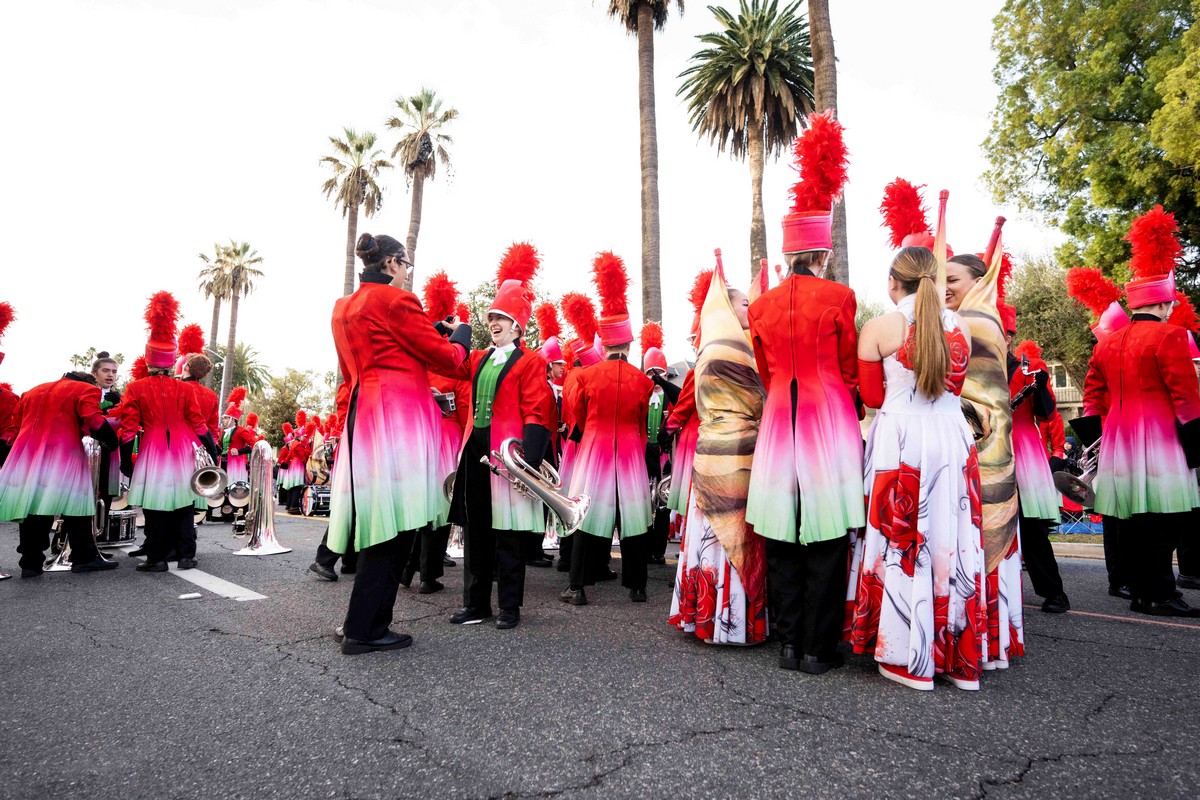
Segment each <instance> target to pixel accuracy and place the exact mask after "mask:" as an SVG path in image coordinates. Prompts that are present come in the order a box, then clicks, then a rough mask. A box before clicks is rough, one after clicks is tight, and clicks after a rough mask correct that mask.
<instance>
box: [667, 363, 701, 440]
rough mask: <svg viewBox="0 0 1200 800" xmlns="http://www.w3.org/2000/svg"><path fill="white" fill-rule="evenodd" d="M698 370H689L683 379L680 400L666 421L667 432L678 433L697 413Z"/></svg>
mask: <svg viewBox="0 0 1200 800" xmlns="http://www.w3.org/2000/svg"><path fill="white" fill-rule="evenodd" d="M695 375H696V371H695V370H694V369H692V370H688V374H687V375H686V376H685V377H684V379H683V390H682V391H681V392H680V393H679V402H678V403H676V404H675V405H674V407H672V408H671V413H670V414H668V415H667V421H666V422H665V423H664V425H665V426H666V429H667V433H677V432H678V431H681V430H683V428H684V427H685V426H686V425H687V424H688V422H690V421H691V419H692V417H694V416H695V415H696V379H695Z"/></svg>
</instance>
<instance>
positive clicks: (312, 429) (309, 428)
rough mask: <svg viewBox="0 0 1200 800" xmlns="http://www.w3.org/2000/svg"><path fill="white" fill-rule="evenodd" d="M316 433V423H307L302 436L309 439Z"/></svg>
mask: <svg viewBox="0 0 1200 800" xmlns="http://www.w3.org/2000/svg"><path fill="white" fill-rule="evenodd" d="M316 432H317V423H315V422H312V421H309V422H308V424H306V425H305V426H304V435H305V436H307V437H308V438H309V439H311V438H312V435H313V434H314V433H316Z"/></svg>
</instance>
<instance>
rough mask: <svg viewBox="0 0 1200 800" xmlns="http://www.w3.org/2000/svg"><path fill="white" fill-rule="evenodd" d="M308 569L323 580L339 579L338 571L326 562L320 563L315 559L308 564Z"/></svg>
mask: <svg viewBox="0 0 1200 800" xmlns="http://www.w3.org/2000/svg"><path fill="white" fill-rule="evenodd" d="M308 571H309V572H311V573H313V574H314V575H316V576H317V577H318V578H320V579H321V580H326V581H336V580H337V573H336V572H334V571H333V570H332V569H331V568H330V567H327V566H325V565H324V564H318V563H317V562H316V561H314V562H312V563H311V564H309V565H308Z"/></svg>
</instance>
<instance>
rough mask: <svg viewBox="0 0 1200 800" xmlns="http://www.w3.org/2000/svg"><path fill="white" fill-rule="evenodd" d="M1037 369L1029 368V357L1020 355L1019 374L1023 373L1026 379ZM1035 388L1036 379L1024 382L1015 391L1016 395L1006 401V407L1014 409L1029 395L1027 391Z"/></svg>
mask: <svg viewBox="0 0 1200 800" xmlns="http://www.w3.org/2000/svg"><path fill="white" fill-rule="evenodd" d="M1038 371H1039V370H1031V369H1030V368H1029V357H1028V356H1026V355H1024V354H1022V355H1021V374H1022V375H1024V376H1025V378H1026V379H1027V380H1028V378H1029V376H1030V375H1033V374H1035V373H1037V372H1038ZM1036 388H1037V380H1036V379H1035V380H1034V382H1033V383H1026V384H1025V385H1024V386H1022V387H1021V391H1019V392H1017V394H1016V396H1015V397H1013V398H1012V399H1011V400H1009V401H1008V407H1009V408H1010V409H1014V408H1016V407H1017V406H1019V405H1021V403H1023V402H1025V398H1026V397H1028V396H1029V393H1030V392H1032V391H1033V390H1034V389H1036Z"/></svg>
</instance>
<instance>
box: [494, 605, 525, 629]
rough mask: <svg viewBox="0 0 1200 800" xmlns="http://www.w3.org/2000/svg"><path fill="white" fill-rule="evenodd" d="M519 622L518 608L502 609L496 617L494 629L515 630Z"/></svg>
mask: <svg viewBox="0 0 1200 800" xmlns="http://www.w3.org/2000/svg"><path fill="white" fill-rule="evenodd" d="M520 622H521V609H519V608H502V609H500V614H499V616H497V617H496V627H497V628H499V629H500V630H502V631H506V630H508V629H509V628H515V627H517V625H519V624H520Z"/></svg>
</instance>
